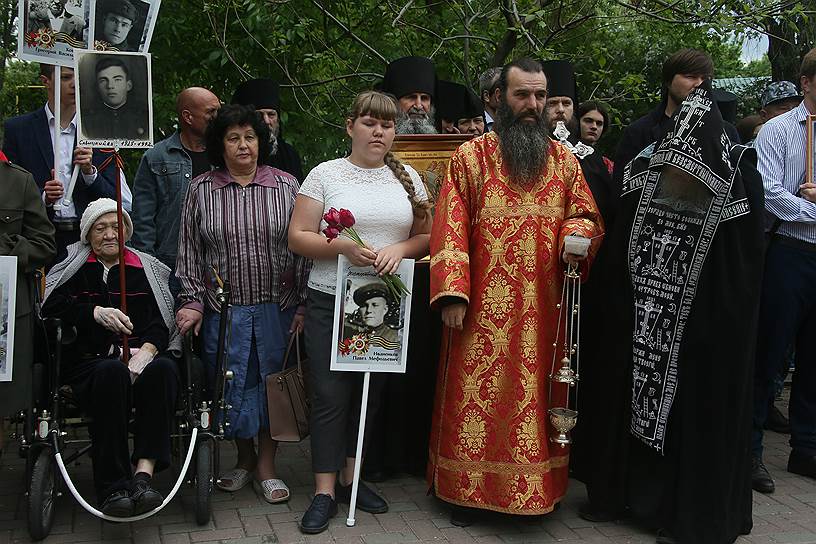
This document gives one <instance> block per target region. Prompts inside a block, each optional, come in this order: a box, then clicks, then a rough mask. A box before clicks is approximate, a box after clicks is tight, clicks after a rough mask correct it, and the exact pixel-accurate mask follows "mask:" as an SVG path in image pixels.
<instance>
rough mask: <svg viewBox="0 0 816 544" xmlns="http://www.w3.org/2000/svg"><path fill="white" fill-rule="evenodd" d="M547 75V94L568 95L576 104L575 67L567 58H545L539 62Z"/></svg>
mask: <svg viewBox="0 0 816 544" xmlns="http://www.w3.org/2000/svg"><path fill="white" fill-rule="evenodd" d="M541 66H542V67H543V68H544V73H545V74H546V75H547V96H548V97H551V96H569V97H570V98H572V101H573V102H574V103H575V104H576V105H577V104H578V83H577V82H576V81H575V68H573V66H572V63H571V62H569V61H567V60H545V61H543V62H542V63H541Z"/></svg>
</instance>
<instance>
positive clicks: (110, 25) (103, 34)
mask: <svg viewBox="0 0 816 544" xmlns="http://www.w3.org/2000/svg"><path fill="white" fill-rule="evenodd" d="M158 9H159V0H153V1H152V2H151V1H145V0H95V1H94V3H93V4H92V5H91V10H92V11H93V13H94V17H93V20H92V22H91V28H90V31H91V33H92V34H93V43H94V49H97V50H99V51H147V46H148V45H149V43H150V36H151V35H152V33H153V32H152V31H153V28H152V26H153V24H152V23H154V22H155V20H156V17H155V15H156V12H157V11H158Z"/></svg>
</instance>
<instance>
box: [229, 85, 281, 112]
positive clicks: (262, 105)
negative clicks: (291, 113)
mask: <svg viewBox="0 0 816 544" xmlns="http://www.w3.org/2000/svg"><path fill="white" fill-rule="evenodd" d="M231 103H233V104H240V105H242V106H254V107H255V109H256V110H263V109H272V110H275V111H277V112H280V91H279V89H278V84H277V83H276V82H274V81H272V80H271V79H250V80H249V81H244V82H243V83H241V84H240V85H238V88H237V89H235V94H233V95H232V101H231Z"/></svg>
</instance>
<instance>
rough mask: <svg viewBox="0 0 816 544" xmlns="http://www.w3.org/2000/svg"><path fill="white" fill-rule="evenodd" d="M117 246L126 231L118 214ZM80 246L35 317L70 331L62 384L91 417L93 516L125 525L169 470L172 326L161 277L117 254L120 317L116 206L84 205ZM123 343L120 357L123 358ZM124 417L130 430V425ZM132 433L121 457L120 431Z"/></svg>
mask: <svg viewBox="0 0 816 544" xmlns="http://www.w3.org/2000/svg"><path fill="white" fill-rule="evenodd" d="M123 214H124V216H123V224H124V228H125V239H126V240H128V239H130V236H131V234H132V232H133V224H132V222H131V219H130V216H129V215H128V214H127V212H123ZM80 231H81V234H80V241H79V242H77V243H75V244H73V245H71V246H69V248H68V257H67V258H66V259H65V260H64V261H62V262H61V263H59V264H57V265H56V266H55V267H54V268H53V269H51V271H50V272H49V273H48V276H47V278H46V292H45V302H44V306H43V315H45V316H47V317H54V318H60V319H62V321H63V322H64V323H65V325H66V326H73V327H75V328H76V330H77V339H76V341H75V342H74V343H73V344H72V345H70V346H66V350H65V355H64V357H63V361H64V362H63V364H62V367H61V375H62V382H63V383H62V384H61V385H70V386H71V388H72V390H73V396H74V397H75V398H76V399H77V400H78V403H79V405H80V408H82V410H83V411H84V412H86V413H87V414H88V415H89V416H90V417H91V424H90V433H91V440H92V443H93V447H92V459H93V477H94V485H95V488H96V492H97V496H98V499H99V502H100V504H101V508H100V510H102V512H103V513H105V514H107V515H110V516H116V517H128V516H131V515H138V514H141V513H145V512H149V511H151V510H153V509H154V508H156V507H158V506H160V505H161V503H162V501H163V497H162V495H161V494H160V493H159V492H158V491H156V490H155V489H153V488H152V487H151V478H152V476H153V473H154V472H156V471H160V470H162V469H164V468H166V467H168V465H169V464H170V455H171V448H170V440H171V439H170V434H171V432H172V428H173V422H174V419H173V418H174V410H175V403H176V397H177V391H178V387H179V376H178V370H177V366H176V362H175V361H174V360H173V359H171V358H170V357H169V355H171V354H172V355H178V354H179V353H180V349H181V341H180V337H179V335H178V332H177V330H176V328H175V325H174V320H173V299H172V296H171V295H170V291H169V288H168V278H169V273H170V271H169V269H168V268H167V267H166V266H165V265H164V264H162V263H161V262H159V261H158V260H156V259H155V258H153V257H151V256H149V255H146V254H144V253H141V252H139V251H135V250H131V249H126V250H125V254H124V266H125V270H126V302H127V306H126V308H127V312H123V311H122V310H121V309H120V283H119V267H120V265H121V264H122V263H120V262H119V253H118V243H117V236H118V228H117V216H116V202H115V201H113V200H110V199H105V198H103V199H99V200H97V201H95V202H92V203H91V204H90V205H89V206H88V208H87V210H86V211H85V213H84V214H83V215H82V219H81V221H80ZM123 335H126V336H127V337H128V345H129V346H131V347H130V350H129V351H130V357H129V358H127V359H128V362H127V364H125V363H124V359H125V358H124V357H123V349H122V348H123V344H124V342H123ZM132 411H133V412H135V418H134V423H133V424H130V421H131V415H132ZM129 429H130V431H131V432H132V433H133V446H134V447H133V453H132V454H131V453H130V452H129V446H128V430H129Z"/></svg>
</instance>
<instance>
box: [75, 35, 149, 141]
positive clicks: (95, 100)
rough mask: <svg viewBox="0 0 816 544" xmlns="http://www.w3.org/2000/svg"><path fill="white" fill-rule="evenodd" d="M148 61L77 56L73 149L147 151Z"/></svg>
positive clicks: (144, 57)
mask: <svg viewBox="0 0 816 544" xmlns="http://www.w3.org/2000/svg"><path fill="white" fill-rule="evenodd" d="M150 81H151V80H150V55H149V54H147V53H124V52H118V53H117V52H108V51H106V52H102V51H82V52H79V51H77V55H76V96H77V113H78V119H79V122H78V125H79V145H83V146H88V147H120V148H146V147H151V146H152V145H153V107H152V103H153V101H152V89H151V84H150Z"/></svg>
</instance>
